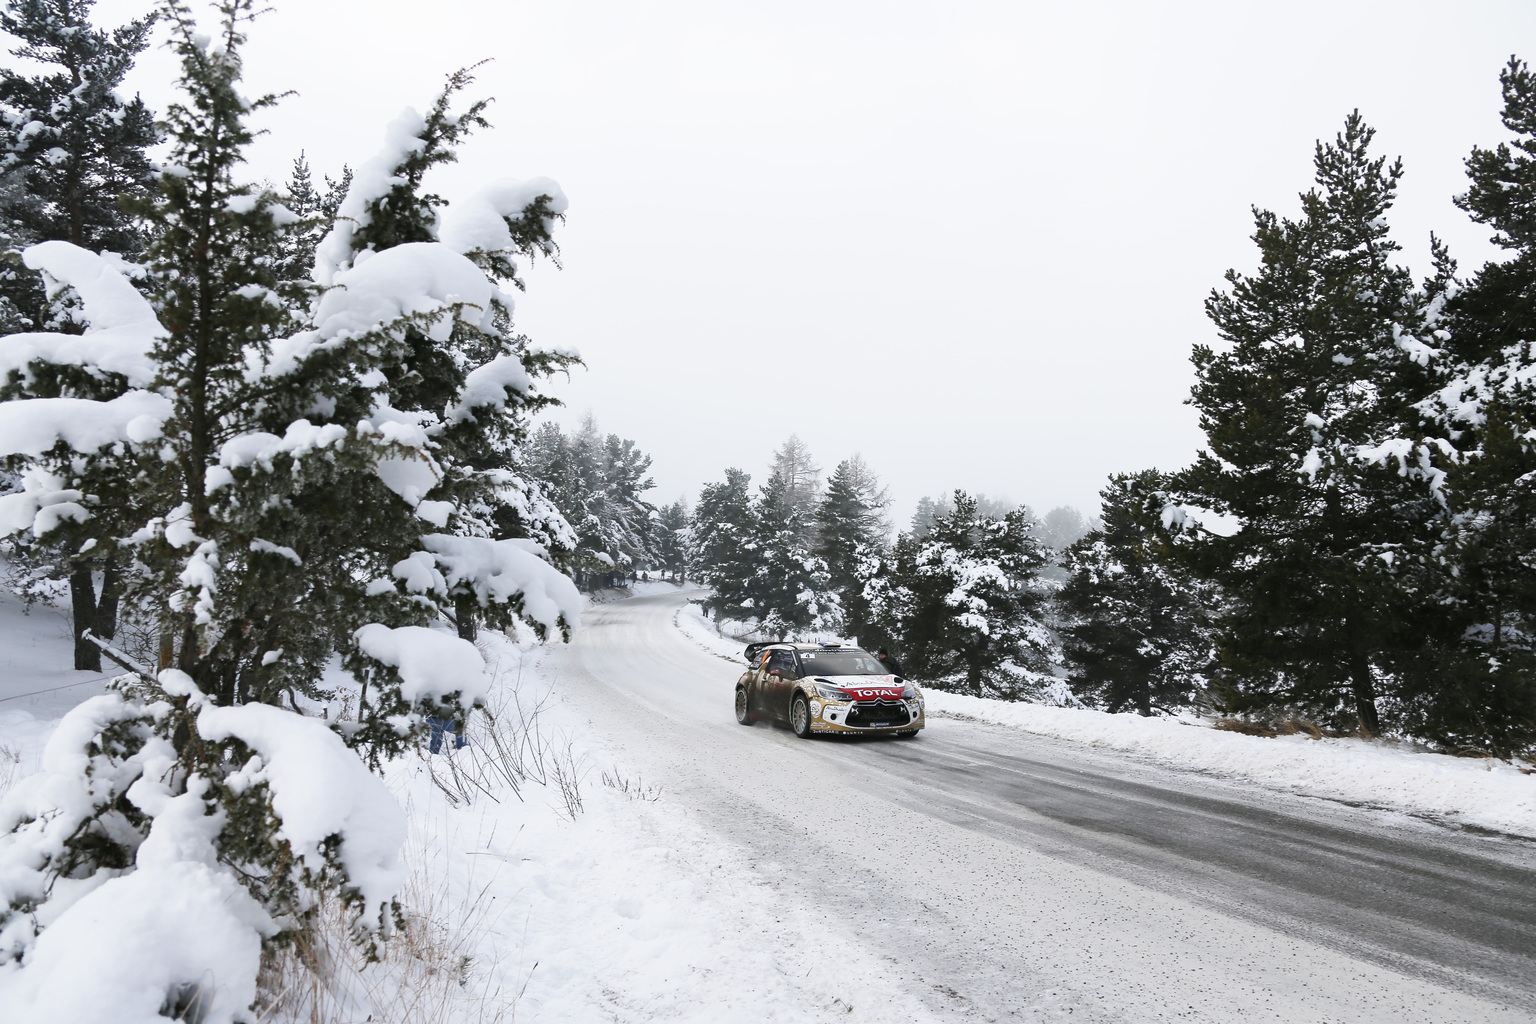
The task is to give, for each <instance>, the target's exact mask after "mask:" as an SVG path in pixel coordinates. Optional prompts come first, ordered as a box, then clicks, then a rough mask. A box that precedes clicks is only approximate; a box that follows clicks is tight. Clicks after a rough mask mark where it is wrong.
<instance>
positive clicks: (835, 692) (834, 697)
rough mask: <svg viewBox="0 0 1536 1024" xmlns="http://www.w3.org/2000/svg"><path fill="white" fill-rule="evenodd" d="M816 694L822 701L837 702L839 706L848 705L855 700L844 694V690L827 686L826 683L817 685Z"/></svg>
mask: <svg viewBox="0 0 1536 1024" xmlns="http://www.w3.org/2000/svg"><path fill="white" fill-rule="evenodd" d="M816 694H817V696H819V697H820V698H821V699H822V700H830V701H835V702H837V703H839V704H846V703H848V702H849V701H851V700H853V698H852V697H851V696H849V695H848V694H846V693H844V692H843V691H842V690H839V689H838V688H837V687H835V686H827V685H826V684H824V683H817V684H816Z"/></svg>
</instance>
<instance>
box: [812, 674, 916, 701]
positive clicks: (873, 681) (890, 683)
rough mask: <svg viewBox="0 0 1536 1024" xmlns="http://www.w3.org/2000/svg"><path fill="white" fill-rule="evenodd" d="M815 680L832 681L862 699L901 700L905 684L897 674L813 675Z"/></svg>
mask: <svg viewBox="0 0 1536 1024" xmlns="http://www.w3.org/2000/svg"><path fill="white" fill-rule="evenodd" d="M810 679H811V680H812V681H813V682H814V681H816V680H820V681H821V682H824V683H831V684H832V685H833V686H836V687H837V688H838V689H840V690H848V691H849V692H851V693H852V694H853V695H854V696H855V697H857V698H859V699H860V700H875V699H876V698H884V699H886V700H899V699H900V698H901V691H902V688H903V686H904V684H902V683H898V682H896V677H895V676H811V677H810Z"/></svg>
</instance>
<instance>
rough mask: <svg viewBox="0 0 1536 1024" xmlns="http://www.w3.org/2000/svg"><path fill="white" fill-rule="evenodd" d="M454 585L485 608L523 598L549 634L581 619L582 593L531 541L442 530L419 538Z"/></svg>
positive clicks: (531, 615)
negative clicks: (468, 534)
mask: <svg viewBox="0 0 1536 1024" xmlns="http://www.w3.org/2000/svg"><path fill="white" fill-rule="evenodd" d="M421 544H422V547H424V548H426V549H427V550H428V551H430V552H432V555H433V557H434V558H436V560H437V564H438V566H439V567H440V568H441V570H442V572H443V576H444V579H445V581H446V583H447V585H448V587H449V588H450V589H458V588H461V587H462V588H464V589H466V590H468V591H469V592H470V593H472V594H473V595H474V598H475V601H476V602H477V603H478V604H479V605H480V606H481V607H482V608H483V607H486V606H487V605H489V604H506V603H508V602H510V601H514V600H515V601H519V602H521V604H522V612H523V614H524V615H525V616H527V617H528V618H529V619H532V620H533V621H534V622H536V623H538V624H539V625H540V626H542V627H544V629H545V631H546V632H547V633H550V634H558V633H559V632H561V629H562V625H563V627H564V628H565V629H576V628H578V627H579V626H580V624H581V594H580V592H578V591H577V589H576V585H575V584H574V583H572V582H571V578H570V577H569V576H567V575H565V573H563V572H561V571H560V570H559V569H556V568H555V567H554V566H553V565H550V564H549V562H548V561H546V560H545V557H544V549H543V548H541V547H540V546H539V545H538V544H536V543H534V542H533V541H529V540H490V539H488V538H485V537H454V536H450V535H448V534H444V533H434V534H428V535H427V536H425V537H422V538H421Z"/></svg>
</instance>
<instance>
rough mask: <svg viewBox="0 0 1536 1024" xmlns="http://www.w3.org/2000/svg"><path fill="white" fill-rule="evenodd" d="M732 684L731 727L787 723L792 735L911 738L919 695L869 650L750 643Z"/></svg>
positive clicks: (918, 722)
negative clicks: (733, 710) (734, 724)
mask: <svg viewBox="0 0 1536 1024" xmlns="http://www.w3.org/2000/svg"><path fill="white" fill-rule="evenodd" d="M746 658H747V665H748V668H747V671H746V672H745V673H743V674H742V677H741V678H740V679H738V680H737V681H736V721H738V722H740V723H741V724H742V725H751V724H752V723H753V722H756V721H757V720H758V719H767V720H769V721H778V722H784V723H786V724H787V725H788V726H789V727H790V728H791V729H793V730H794V731H795V735H796V736H799V737H801V738H808V737H810V736H813V735H816V734H818V733H844V734H850V733H887V734H891V735H895V736H901V737H912V736H916V735H917V733H918V730H919V729H921V728H922V727H923V725H924V724H925V719H924V714H923V695H922V692H921V691H919V690H918V688H917V686H916V685H915V684H913V683H912V682H910V681H909V680H906V679H903V678H902V677H901V676H897V675H891V674H890V672H889V671H888V670H887V669H886V667H885V666H884V665H882V664H881V663H880V660H879V659H878V658H876V657H875V656H874V655H873V654H870V653H869V652H868V651H865V650H861V649H860V648H858V647H847V646H844V645H841V644H792V643H783V642H777V643H762V644H752V645H751V646H749V647H748V648H747V650H746Z"/></svg>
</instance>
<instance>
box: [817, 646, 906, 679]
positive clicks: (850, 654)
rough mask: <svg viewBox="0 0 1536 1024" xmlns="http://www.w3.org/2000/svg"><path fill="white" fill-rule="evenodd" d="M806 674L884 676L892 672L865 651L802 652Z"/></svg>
mask: <svg viewBox="0 0 1536 1024" xmlns="http://www.w3.org/2000/svg"><path fill="white" fill-rule="evenodd" d="M800 658H801V660H802V661H804V663H805V670H806V672H808V673H810V674H812V675H818V676H884V675H890V672H891V670H890V669H888V668H886V667H885V666H884V665H882V664H880V662H879V661H878V660H877V659H876V658H875V656H874V655H872V654H866V653H865V652H863V651H801V652H800Z"/></svg>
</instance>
